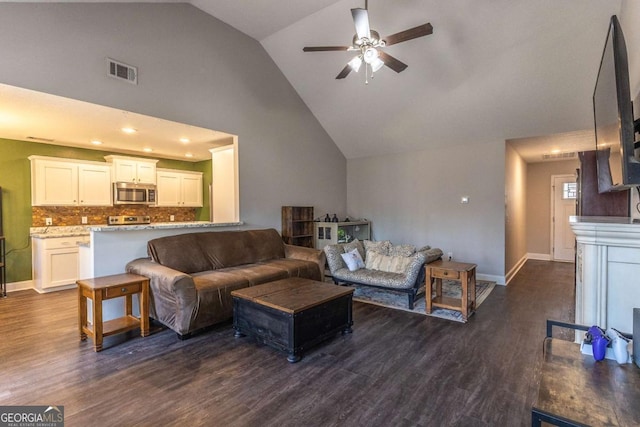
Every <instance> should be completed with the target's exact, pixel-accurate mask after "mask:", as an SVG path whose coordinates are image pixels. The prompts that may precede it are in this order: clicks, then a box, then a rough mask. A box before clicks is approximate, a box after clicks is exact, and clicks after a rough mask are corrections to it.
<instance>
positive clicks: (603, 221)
mask: <svg viewBox="0 0 640 427" xmlns="http://www.w3.org/2000/svg"><path fill="white" fill-rule="evenodd" d="M569 224H570V225H571V229H572V230H573V232H574V233H575V235H576V242H577V251H576V323H580V324H584V325H589V326H591V325H598V326H601V327H602V328H608V327H613V328H616V329H618V330H621V331H623V332H631V331H632V329H633V308H636V307H640V223H634V222H633V221H632V219H631V218H626V217H624V218H623V217H579V216H572V217H570V219H569Z"/></svg>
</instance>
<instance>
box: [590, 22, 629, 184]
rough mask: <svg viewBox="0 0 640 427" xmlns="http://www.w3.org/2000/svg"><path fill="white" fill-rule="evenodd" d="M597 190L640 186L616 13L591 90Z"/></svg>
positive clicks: (623, 50)
mask: <svg viewBox="0 0 640 427" xmlns="http://www.w3.org/2000/svg"><path fill="white" fill-rule="evenodd" d="M593 114H594V120H595V134H596V158H597V170H598V191H599V192H600V193H604V192H609V191H617V190H624V189H627V188H629V187H633V186H637V185H640V162H639V161H638V157H637V156H636V154H635V152H634V151H635V149H634V130H633V108H632V103H631V94H630V86H629V65H628V60H627V48H626V45H625V41H624V36H623V34H622V28H621V27H620V23H619V22H618V19H617V18H616V16H615V15H614V16H612V17H611V24H610V25H609V32H608V33H607V39H606V42H605V46H604V51H603V53H602V60H601V62H600V70H599V71H598V78H597V80H596V87H595V89H594V91H593Z"/></svg>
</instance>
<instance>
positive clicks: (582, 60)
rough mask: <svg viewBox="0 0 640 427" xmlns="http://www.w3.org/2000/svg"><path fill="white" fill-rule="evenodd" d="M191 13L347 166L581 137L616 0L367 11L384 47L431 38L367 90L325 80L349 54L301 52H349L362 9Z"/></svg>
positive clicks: (231, 6)
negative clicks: (412, 31)
mask: <svg viewBox="0 0 640 427" xmlns="http://www.w3.org/2000/svg"><path fill="white" fill-rule="evenodd" d="M111 1H113V0H111ZM124 1H129V0H124ZM134 1H136V2H139V1H140V0H134ZM189 3H191V4H192V5H194V6H196V7H198V8H199V9H201V10H203V11H204V12H206V13H209V14H211V15H213V16H214V17H216V18H218V19H220V20H222V21H224V22H226V23H227V24H229V25H231V26H233V27H235V28H237V29H238V30H240V31H242V32H244V33H246V34H248V35H249V36H251V37H253V38H255V39H256V40H258V41H259V42H260V43H261V44H262V45H263V46H264V48H265V49H266V51H267V52H268V54H269V55H270V56H271V58H272V59H273V61H274V62H275V63H276V64H277V65H278V67H279V68H280V69H281V70H282V72H283V73H284V75H285V76H286V77H287V79H288V80H289V82H290V83H291V84H292V85H293V87H294V88H295V90H296V91H297V92H298V93H299V95H300V97H301V98H302V100H303V101H304V102H305V103H306V105H307V106H308V107H309V108H310V109H311V111H312V112H313V114H314V115H315V116H316V118H317V119H318V120H319V122H320V123H321V125H322V126H323V127H324V129H325V130H326V131H327V133H328V134H329V135H330V136H331V137H332V138H333V140H334V141H335V143H336V144H337V145H338V147H339V148H340V150H342V152H343V153H344V155H345V156H346V157H347V158H357V157H364V156H373V155H381V154H388V153H395V152H402V151H410V150H421V149H429V148H437V147H439V146H443V145H451V144H468V145H472V144H474V143H484V142H494V141H505V140H510V139H517V138H533V137H539V136H545V135H551V134H558V133H567V134H571V133H572V132H576V131H584V130H587V129H589V128H591V127H592V126H593V124H592V120H593V119H592V108H591V95H592V92H593V87H594V83H595V79H596V74H597V70H598V66H599V61H600V56H601V53H602V47H603V46H604V39H605V36H606V33H607V27H608V23H609V18H610V16H611V15H613V14H618V13H619V12H620V8H621V0H610V1H602V0H563V1H557V0H536V1H530V0H481V1H479V0H448V1H442V0H394V1H383V0H371V1H369V4H368V7H369V17H370V21H371V27H372V28H373V29H375V30H377V31H378V32H379V33H380V34H381V35H382V36H385V35H389V34H393V33H396V32H398V31H402V30H405V29H407V28H411V27H414V26H416V25H420V24H423V23H426V22H430V23H431V24H432V25H433V28H434V32H433V34H432V35H430V36H427V37H422V38H418V39H415V40H411V41H407V42H404V43H401V44H397V45H393V46H389V47H387V48H385V50H386V52H387V53H389V54H391V55H393V56H394V57H396V58H398V59H399V60H401V61H403V62H405V63H406V64H408V65H409V67H408V68H407V69H406V70H404V71H403V72H402V73H395V72H394V71H392V70H391V69H389V68H387V67H383V68H382V69H381V70H380V71H379V72H377V73H375V77H374V78H373V79H370V81H369V83H368V84H365V77H364V75H363V71H362V70H361V71H360V72H359V73H353V72H352V73H351V74H350V75H349V76H348V77H347V78H345V79H343V80H336V79H335V77H336V75H337V74H338V72H339V71H340V70H342V68H343V67H344V66H345V65H346V63H347V62H348V61H349V60H350V59H351V57H353V53H350V52H320V53H304V52H303V51H302V48H303V47H304V46H318V45H348V44H350V42H351V39H352V37H353V34H354V28H353V21H352V18H351V13H350V9H351V8H355V7H364V0H341V1H334V0H296V1H290V0H287V1H285V0H261V1H252V2H248V1H245V2H240V1H229V0H191V1H189ZM532 140H533V139H532ZM470 155H472V154H470Z"/></svg>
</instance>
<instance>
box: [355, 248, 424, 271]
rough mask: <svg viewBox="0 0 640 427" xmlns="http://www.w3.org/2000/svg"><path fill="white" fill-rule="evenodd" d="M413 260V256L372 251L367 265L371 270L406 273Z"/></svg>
mask: <svg viewBox="0 0 640 427" xmlns="http://www.w3.org/2000/svg"><path fill="white" fill-rule="evenodd" d="M412 261H413V258H412V257H407V256H388V255H382V254H379V253H377V252H370V253H369V256H368V257H367V262H366V264H365V265H366V267H367V268H368V269H371V270H379V271H388V272H390V273H405V272H406V271H407V267H409V265H410V264H411V262H412Z"/></svg>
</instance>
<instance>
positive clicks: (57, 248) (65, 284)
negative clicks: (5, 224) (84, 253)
mask: <svg viewBox="0 0 640 427" xmlns="http://www.w3.org/2000/svg"><path fill="white" fill-rule="evenodd" d="M85 240H88V236H86V237H84V236H80V237H52V238H48V239H40V238H32V248H33V268H32V274H33V281H34V285H35V289H36V291H38V292H50V291H54V290H60V289H67V288H72V287H75V283H76V280H78V244H79V243H81V242H82V241H85Z"/></svg>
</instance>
